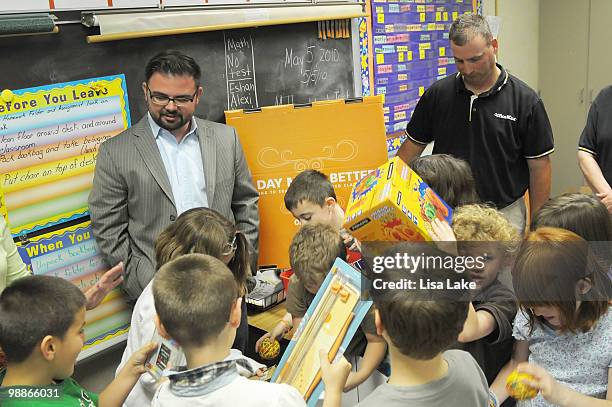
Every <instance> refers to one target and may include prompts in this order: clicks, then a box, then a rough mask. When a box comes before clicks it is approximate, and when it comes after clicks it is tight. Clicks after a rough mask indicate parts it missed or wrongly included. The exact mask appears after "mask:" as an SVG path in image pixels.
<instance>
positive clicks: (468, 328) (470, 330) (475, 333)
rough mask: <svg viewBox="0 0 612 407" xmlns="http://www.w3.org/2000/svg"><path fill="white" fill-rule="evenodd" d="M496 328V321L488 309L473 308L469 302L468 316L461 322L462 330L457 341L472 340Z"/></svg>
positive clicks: (482, 336) (486, 334)
mask: <svg viewBox="0 0 612 407" xmlns="http://www.w3.org/2000/svg"><path fill="white" fill-rule="evenodd" d="M495 328H497V322H495V318H494V317H493V315H491V313H490V312H489V311H486V310H478V311H476V310H475V309H474V305H472V303H471V302H470V307H469V311H468V316H467V318H466V320H465V323H464V324H463V331H461V333H460V334H459V342H463V343H466V342H472V341H476V340H478V339H480V338H484V337H485V336H488V335H489V334H490V333H491V332H493V331H494V330H495Z"/></svg>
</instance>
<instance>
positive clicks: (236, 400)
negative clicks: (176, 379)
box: [151, 376, 306, 407]
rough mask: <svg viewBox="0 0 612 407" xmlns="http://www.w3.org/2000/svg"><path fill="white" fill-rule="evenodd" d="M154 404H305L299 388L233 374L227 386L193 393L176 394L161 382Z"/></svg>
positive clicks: (166, 406)
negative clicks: (207, 391) (209, 391)
mask: <svg viewBox="0 0 612 407" xmlns="http://www.w3.org/2000/svg"><path fill="white" fill-rule="evenodd" d="M151 406H154V407H180V406H185V407H222V406H229V407H239V406H248V407H305V406H306V403H305V402H304V399H303V398H302V396H300V393H298V391H297V390H296V389H295V388H293V387H291V386H289V385H287V384H276V383H267V382H262V381H258V380H249V379H247V378H245V377H242V376H236V377H235V378H234V379H233V380H232V381H231V382H230V383H229V384H227V385H226V386H224V387H222V388H220V389H218V390H215V391H213V392H211V393H208V394H205V395H201V396H196V397H179V396H177V395H175V394H173V393H172V391H171V390H170V383H169V382H168V381H166V382H164V383H163V384H162V385H161V386H160V388H159V390H158V391H157V393H156V394H155V396H154V397H153V402H152V403H151Z"/></svg>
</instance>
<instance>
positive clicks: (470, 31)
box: [448, 14, 493, 47]
mask: <svg viewBox="0 0 612 407" xmlns="http://www.w3.org/2000/svg"><path fill="white" fill-rule="evenodd" d="M477 35H480V36H481V37H482V38H484V39H485V40H486V41H487V45H491V43H492V41H493V33H492V32H491V27H489V23H488V22H487V19H486V18H484V17H483V16H481V15H480V14H462V15H460V16H459V17H457V19H456V20H455V21H453V23H452V24H451V27H450V30H449V32H448V38H449V39H450V40H451V41H452V42H453V43H454V44H455V45H458V46H460V47H462V46H464V45H465V44H467V43H468V42H469V41H471V40H472V38H474V37H475V36H477Z"/></svg>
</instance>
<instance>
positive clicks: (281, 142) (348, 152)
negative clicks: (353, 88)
mask: <svg viewBox="0 0 612 407" xmlns="http://www.w3.org/2000/svg"><path fill="white" fill-rule="evenodd" d="M225 117H226V122H227V124H228V125H230V126H233V127H234V128H236V130H237V131H238V135H239V136H240V141H241V143H242V147H243V148H244V152H245V155H246V159H247V162H248V164H249V168H250V170H251V173H252V174H253V183H254V184H255V187H256V188H257V190H258V191H259V216H260V229H259V264H260V265H263V264H276V265H278V266H279V267H289V259H288V250H289V243H290V242H291V238H292V237H293V235H294V234H295V232H296V231H297V228H298V225H297V222H296V221H295V220H294V219H293V216H292V215H291V213H290V212H289V211H287V209H285V204H284V201H283V197H284V196H285V192H286V191H287V187H288V186H289V184H290V183H291V180H292V179H293V178H294V177H295V176H296V175H297V174H299V173H300V172H302V171H303V170H305V169H309V168H312V169H316V170H319V171H321V172H323V173H325V174H327V176H328V177H329V179H330V181H331V182H332V183H333V185H334V189H335V191H336V196H337V197H338V202H339V204H340V206H341V207H342V208H346V204H347V202H348V196H349V194H350V192H351V189H352V187H353V185H354V184H355V182H356V181H358V180H359V179H361V178H362V177H363V176H365V175H366V174H367V173H368V172H369V171H371V170H373V169H375V168H377V167H378V166H379V165H381V164H383V163H384V162H386V161H387V146H386V141H385V123H384V117H383V104H382V97H381V96H367V97H365V98H363V100H356V101H353V100H350V101H345V100H332V101H322V102H315V103H313V104H312V105H308V106H299V107H295V106H294V105H282V106H270V107H264V108H262V109H261V111H258V112H244V111H243V110H233V111H228V112H225Z"/></svg>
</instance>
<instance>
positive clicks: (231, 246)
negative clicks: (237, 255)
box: [221, 235, 238, 256]
mask: <svg viewBox="0 0 612 407" xmlns="http://www.w3.org/2000/svg"><path fill="white" fill-rule="evenodd" d="M237 248H238V243H237V242H236V235H234V238H233V239H232V242H231V243H226V244H225V246H224V247H223V253H221V254H222V255H223V256H229V255H230V254H232V253H234V252H235V251H236V249H237Z"/></svg>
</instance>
